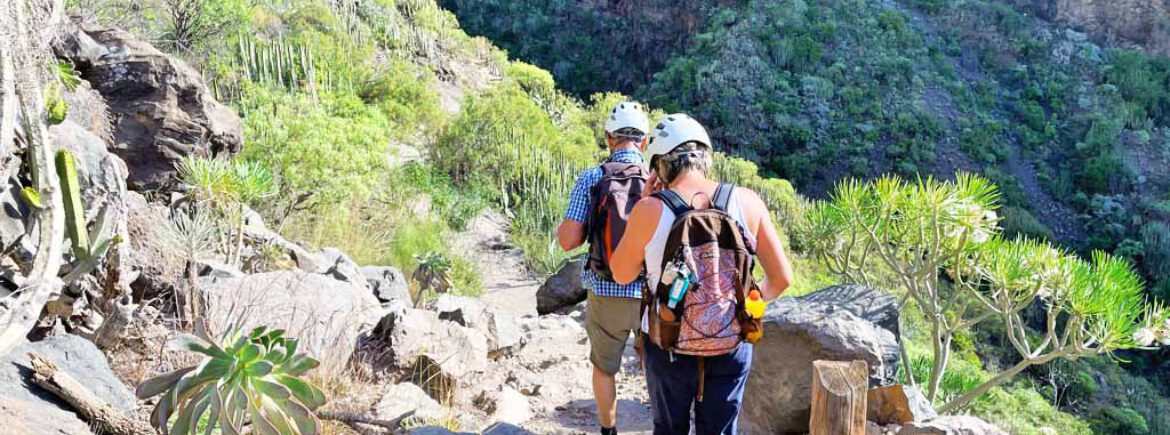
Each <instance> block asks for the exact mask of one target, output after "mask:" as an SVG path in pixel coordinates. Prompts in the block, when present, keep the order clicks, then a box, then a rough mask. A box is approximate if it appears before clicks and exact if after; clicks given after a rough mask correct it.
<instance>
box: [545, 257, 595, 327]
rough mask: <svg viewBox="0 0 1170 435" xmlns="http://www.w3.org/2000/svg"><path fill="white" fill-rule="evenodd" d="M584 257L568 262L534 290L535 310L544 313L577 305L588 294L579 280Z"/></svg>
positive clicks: (587, 290) (583, 265)
mask: <svg viewBox="0 0 1170 435" xmlns="http://www.w3.org/2000/svg"><path fill="white" fill-rule="evenodd" d="M584 267H585V259H584V258H579V259H576V260H573V261H570V262H568V263H567V264H565V265H564V267H561V270H559V271H557V273H556V274H555V275H553V276H550V277H548V280H546V281H545V282H544V285H541V286H540V289H539V290H537V291H536V312H537V313H539V314H541V315H545V314H549V313H554V312H557V311H558V310H561V309H563V308H568V307H571V306H574V305H577V304H579V303H581V302H582V301H584V300H585V298H586V297H588V296H589V289H588V288H586V287H585V284H584V283H583V282H581V270H583V269H584Z"/></svg>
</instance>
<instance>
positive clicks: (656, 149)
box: [646, 113, 712, 159]
mask: <svg viewBox="0 0 1170 435" xmlns="http://www.w3.org/2000/svg"><path fill="white" fill-rule="evenodd" d="M687 142H699V143H701V144H703V145H706V146H707V147H708V148H712V147H711V137H710V136H707V129H705V128H703V126H702V125H701V124H699V121H695V119H694V118H691V117H690V116H688V115H687V114H685V113H674V114H670V115H666V117H665V118H662V120H661V121H658V125H655V126H654V131H652V132H650V145H649V146H648V147H647V148H646V157H648V158H651V159H653V158H654V156H659V155H662V154H666V153H669V152H671V151H673V150H674V149H675V148H677V147H678V146H679V145H682V144H685V143H687Z"/></svg>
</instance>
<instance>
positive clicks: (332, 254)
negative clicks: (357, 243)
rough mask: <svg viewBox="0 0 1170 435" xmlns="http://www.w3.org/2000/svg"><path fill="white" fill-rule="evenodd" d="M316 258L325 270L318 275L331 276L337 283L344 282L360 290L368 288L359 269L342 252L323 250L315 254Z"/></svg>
mask: <svg viewBox="0 0 1170 435" xmlns="http://www.w3.org/2000/svg"><path fill="white" fill-rule="evenodd" d="M317 257H318V258H320V259H321V264H322V265H324V268H325V269H324V270H321V271H320V273H324V274H326V275H329V276H332V277H333V278H334V279H337V280H339V281H345V282H347V283H349V284H350V285H353V286H357V287H361V288H368V287H369V284H368V283H367V282H366V281H367V280H366V276H365V275H363V274H362V270H361V267H360V266H358V264H357V262H355V261H353V259H352V258H349V255H346V253H345V252H342V250H340V249H337V248H325V249H322V250H321V252H318V253H317Z"/></svg>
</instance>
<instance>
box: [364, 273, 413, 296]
mask: <svg viewBox="0 0 1170 435" xmlns="http://www.w3.org/2000/svg"><path fill="white" fill-rule="evenodd" d="M361 272H362V275H363V276H365V277H366V284H367V285H369V287H370V290H371V291H373V292H374V296H375V297H377V298H378V300H379V301H382V302H383V303H385V302H390V301H393V300H402V301H406V302H410V300H411V297H410V287H409V286H408V285H407V282H406V276H405V275H403V274H402V271H400V270H398V269H395V268H393V267H390V266H362V268H361Z"/></svg>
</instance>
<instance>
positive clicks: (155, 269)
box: [124, 192, 186, 300]
mask: <svg viewBox="0 0 1170 435" xmlns="http://www.w3.org/2000/svg"><path fill="white" fill-rule="evenodd" d="M125 204H126V210H127V217H126V226H127V230H128V232H129V234H130V242H129V243H128V245H129V248H130V249H128V253H127V257H128V259H129V261H127V262H126V263H125V264H124V265H125V266H129V268H130V271H131V273H132V274H134V275H135V276H134V277H132V278H133V279H132V280H131V281H130V288H131V289H133V291H134V298H135V300H144V299H151V298H154V297H157V296H159V295H162V294H165V293H167V292H169V291H172V290H173V289H174V288H175V283H178V282H180V281H181V280H182V277H183V272H184V268H185V267H186V260H185V259H184V258H182V257H181V256H180V255H179V254H178V253H177V252H175V251H174V250H173V249H171V248H169V246H171V243H169V242H168V241H167V240H166V239H165V238H166V237H167V234H166V232H165V228H166V226H167V225H168V223H167V221H168V220H169V219H170V217H169V216H170V210H168V209H167V207H166V206H164V205H162V204H159V203H152V202H148V201H147V200H146V198H145V197H143V196H142V195H140V194H139V193H138V192H127V194H126V202H125Z"/></svg>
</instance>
